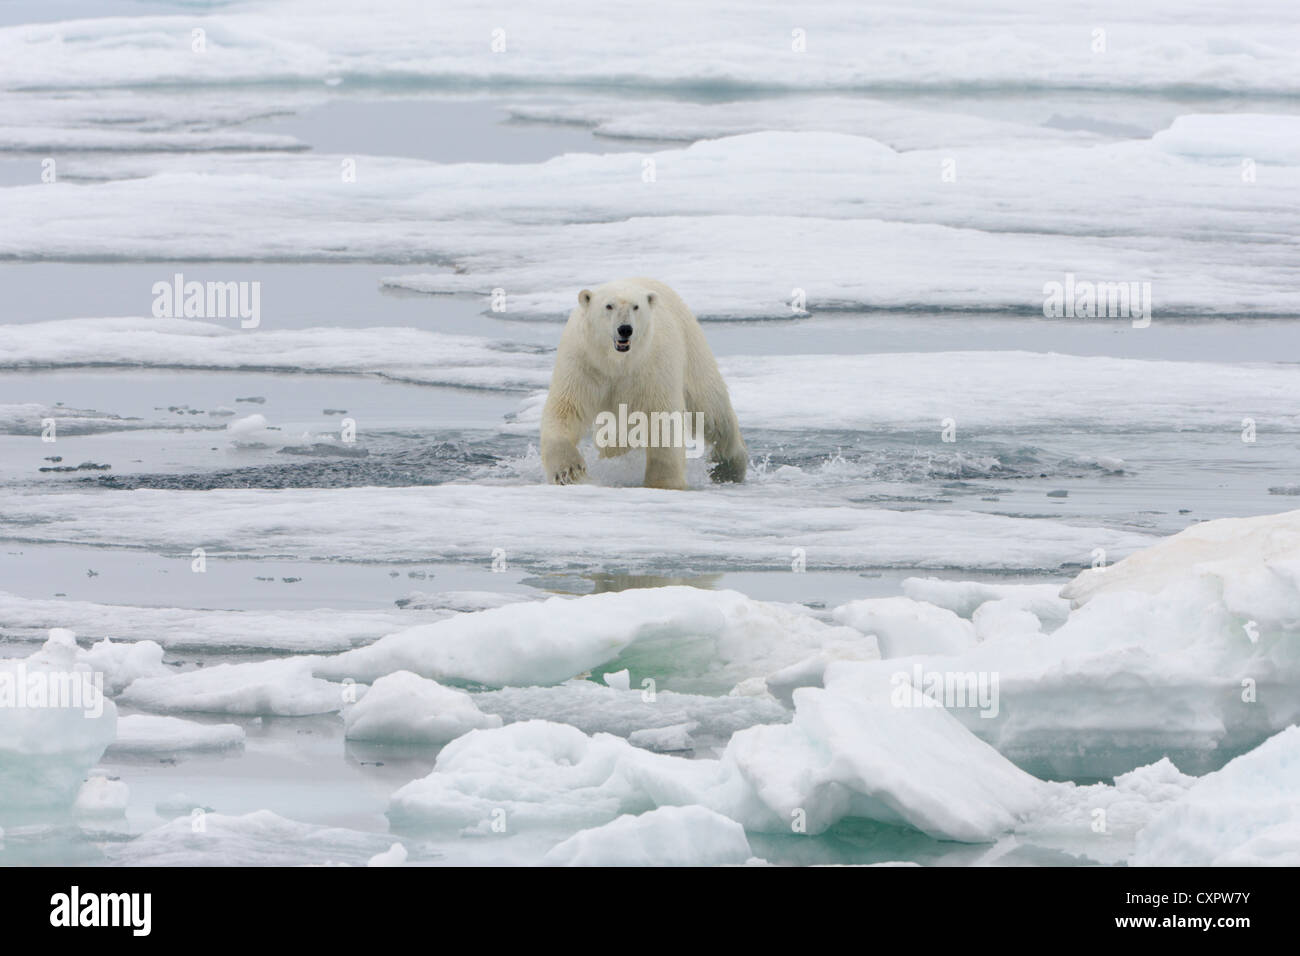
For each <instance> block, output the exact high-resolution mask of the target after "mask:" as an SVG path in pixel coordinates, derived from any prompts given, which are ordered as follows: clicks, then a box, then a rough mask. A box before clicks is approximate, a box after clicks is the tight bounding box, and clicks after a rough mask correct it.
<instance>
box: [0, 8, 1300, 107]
mask: <svg viewBox="0 0 1300 956" xmlns="http://www.w3.org/2000/svg"><path fill="white" fill-rule="evenodd" d="M1292 12H1293V11H1292V8H1291V7H1290V6H1289V5H1288V4H1287V3H1286V2H1285V0H1269V2H1264V3H1259V4H1255V5H1253V6H1251V7H1250V8H1249V9H1248V10H1242V11H1241V15H1240V16H1237V17H1232V18H1225V17H1224V16H1223V8H1222V5H1221V4H1216V3H1214V2H1213V0H1192V2H1183V3H1175V2H1172V0H1152V2H1147V3H1143V4H1140V5H1136V6H1135V5H1133V4H1128V3H1121V2H1118V0H1104V2H1100V3H1097V2H1090V3H1082V2H1078V0H1070V2H1067V3H1062V4H1058V5H1056V6H1054V7H1052V8H1051V9H1050V10H1048V9H1045V8H1043V7H1042V6H1041V5H1038V4H1035V3H1032V2H1030V0H1011V2H1007V3H1004V4H1001V5H999V6H998V7H996V8H992V9H984V8H980V9H978V10H974V9H972V8H970V7H967V6H964V5H960V4H956V3H953V2H952V0H926V2H921V3H908V2H904V0H891V2H888V3H883V4H879V5H876V6H873V7H871V8H864V7H862V6H861V5H859V4H855V3H852V2H848V0H824V2H819V3H816V4H809V5H806V6H804V7H801V8H800V9H799V16H798V17H797V18H794V19H792V18H791V16H790V13H789V10H788V8H785V7H781V6H763V7H758V8H755V7H754V6H753V5H751V4H745V3H742V2H740V0H725V2H720V3H715V4H711V5H710V6H709V7H708V8H706V9H702V8H700V7H699V6H698V5H695V4H692V3H690V2H689V0H668V2H665V3H663V4H661V5H658V6H656V7H654V8H653V9H646V8H638V7H628V8H627V9H625V10H621V11H620V24H621V25H622V26H621V29H619V30H618V31H610V30H597V29H593V24H597V23H600V22H602V21H601V17H602V14H605V13H608V7H607V6H604V5H602V4H600V3H598V2H595V0H563V2H557V3H552V4H549V5H548V6H547V8H546V9H545V10H539V9H538V8H536V7H534V6H531V5H528V4H526V3H523V2H520V0H510V2H506V3H503V4H500V5H499V6H498V7H496V8H494V13H493V16H492V17H489V18H487V19H484V17H483V14H482V8H481V6H479V5H478V4H475V3H473V2H472V0H449V2H445V3H442V4H440V5H439V7H438V9H437V11H436V12H435V11H432V10H430V9H429V7H428V6H427V5H425V4H423V3H420V2H419V0H394V2H390V3H386V4H384V5H382V6H377V7H373V8H369V7H368V8H364V9H358V8H357V7H356V6H355V5H353V4H350V3H347V2H346V0H315V2H313V0H281V2H276V3H261V4H257V5H255V6H254V5H250V6H242V5H241V6H238V7H235V8H233V9H218V10H216V11H213V12H206V15H203V16H198V15H196V13H194V12H192V11H186V12H184V13H183V14H180V15H177V16H142V17H130V16H118V17H111V18H104V19H97V20H79V21H75V22H74V23H71V24H69V23H57V24H56V23H41V24H32V25H27V26H20V27H10V28H7V29H5V30H3V31H0V64H2V65H3V66H2V68H0V87H4V88H10V89H12V88H21V87H33V86H34V87H38V88H39V87H49V88H55V89H74V90H75V89H77V88H88V89H93V90H96V91H97V92H98V91H99V89H100V88H102V87H108V88H110V89H111V88H113V87H140V86H159V85H162V86H165V85H166V84H168V83H177V82H183V83H185V84H189V85H192V86H197V87H199V88H203V87H205V86H206V87H213V86H221V87H226V86H232V85H233V86H235V87H236V89H238V88H239V87H242V86H245V85H246V84H248V83H249V82H250V81H260V82H261V83H262V84H264V85H270V84H273V83H277V82H278V83H279V84H281V85H295V86H299V87H307V88H311V87H313V86H314V87H315V88H316V89H317V90H319V89H321V86H320V84H321V83H322V82H342V83H343V84H345V85H346V84H348V83H349V82H351V81H354V80H356V79H358V78H365V79H367V80H372V81H374V80H385V79H389V80H392V79H401V80H405V81H408V82H409V81H410V80H411V78H412V77H416V78H419V79H421V80H423V81H425V82H431V81H435V80H437V81H441V82H442V83H443V84H445V85H449V86H452V87H453V88H454V87H460V86H464V85H467V83H468V81H471V80H475V81H480V82H482V81H487V80H489V79H490V80H494V81H500V82H506V81H509V82H510V83H511V84H512V85H516V86H517V85H525V84H528V83H536V84H545V85H556V84H561V85H581V86H592V87H599V86H601V85H604V84H609V83H617V84H619V85H620V86H629V85H633V86H636V85H639V86H642V87H645V88H652V89H665V88H666V89H670V90H671V89H673V88H676V87H686V88H688V89H690V88H698V87H701V86H704V87H710V88H712V87H720V88H721V89H723V90H728V89H735V88H741V89H744V88H746V87H752V86H757V87H761V88H765V89H772V88H777V89H794V90H810V89H854V90H867V89H873V88H886V89H889V88H898V87H900V86H905V87H908V88H918V89H922V90H925V89H929V88H933V89H938V90H940V91H948V90H951V89H952V88H953V87H975V88H995V89H996V88H1006V87H1008V86H1016V87H1018V88H1026V89H1032V90H1038V89H1044V88H1046V89H1055V88H1061V89H1066V90H1071V89H1079V88H1084V89H1103V90H1117V91H1135V90H1138V91H1140V90H1150V91H1174V90H1178V91H1183V90H1186V89H1189V88H1190V89H1196V90H1210V91H1217V92H1236V93H1247V92H1255V93H1264V92H1271V93H1279V92H1281V93H1285V92H1295V91H1297V90H1300V69H1298V68H1297V66H1296V63H1295V61H1294V58H1293V57H1291V56H1290V55H1289V54H1290V52H1291V51H1292V50H1293V49H1294V48H1295V45H1296V40H1297V34H1296V30H1297V28H1296V25H1295V22H1294V18H1293V17H1292V16H1291V14H1292ZM1099 23H1103V24H1105V25H1106V27H1107V28H1108V30H1109V33H1110V36H1111V42H1110V43H1109V44H1108V45H1107V47H1106V50H1105V52H1104V54H1099V53H1097V52H1094V50H1093V48H1092V42H1093V36H1092V31H1093V29H1094V27H1095V26H1096V25H1097V24H1099ZM493 24H497V25H499V26H500V28H501V29H503V30H504V31H505V33H504V36H503V39H504V42H505V50H504V52H502V53H499V54H493V53H492V46H491V45H492V41H493V36H492V29H493ZM792 24H795V25H798V26H799V28H800V29H802V30H804V31H805V32H806V41H807V42H806V51H805V52H798V51H797V49H796V47H795V44H794V39H795V38H794V37H792ZM195 25H201V26H202V27H203V28H204V30H205V31H206V44H205V47H204V52H203V53H202V55H197V54H195V53H194V52H193V50H192V49H191V30H192V29H193V27H194V26H195ZM1211 26H1212V27H1213V28H1214V29H1213V32H1212V33H1210V32H1209V29H1208V28H1209V27H1211ZM1121 39H1122V42H1121Z"/></svg>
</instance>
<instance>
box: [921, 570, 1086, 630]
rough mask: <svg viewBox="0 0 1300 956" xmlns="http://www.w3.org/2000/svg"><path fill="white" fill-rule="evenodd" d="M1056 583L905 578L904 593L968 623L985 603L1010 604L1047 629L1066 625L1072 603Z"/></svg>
mask: <svg viewBox="0 0 1300 956" xmlns="http://www.w3.org/2000/svg"><path fill="white" fill-rule="evenodd" d="M1060 590H1061V589H1060V587H1059V586H1058V585H1055V584H989V583H987V582H983V581H945V580H942V579H940V578H906V579H904V581H903V593H904V594H905V595H907V596H908V597H910V598H912V599H913V600H916V601H924V602H926V603H927V604H934V605H936V606H938V607H942V608H947V609H948V610H949V611H953V612H954V613H956V614H957V615H958V616H960V617H964V618H967V619H968V620H969V619H970V618H972V617H974V615H975V612H976V611H978V610H979V609H980V608H981V607H983V606H984V605H985V604H988V603H991V602H995V601H1009V602H1011V603H1012V605H1014V606H1015V607H1019V608H1023V609H1024V610H1026V611H1028V612H1030V613H1031V614H1033V615H1034V616H1035V617H1037V618H1038V620H1039V623H1040V624H1041V625H1042V626H1043V628H1044V629H1046V630H1049V631H1051V630H1055V629H1056V628H1058V627H1060V626H1061V625H1062V624H1064V623H1065V619H1066V617H1068V616H1069V613H1070V603H1069V602H1068V601H1066V600H1065V599H1063V598H1062V597H1060V593H1059V592H1060Z"/></svg>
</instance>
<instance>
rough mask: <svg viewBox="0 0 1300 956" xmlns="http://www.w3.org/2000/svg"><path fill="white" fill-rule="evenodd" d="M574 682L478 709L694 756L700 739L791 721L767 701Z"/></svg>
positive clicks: (479, 700) (505, 692)
mask: <svg viewBox="0 0 1300 956" xmlns="http://www.w3.org/2000/svg"><path fill="white" fill-rule="evenodd" d="M639 684H640V682H639V681H638V686H637V687H634V688H632V689H629V690H618V689H616V688H613V687H602V686H601V685H600V684H598V683H596V682H595V681H589V680H570V681H565V682H564V683H563V684H557V685H556V686H554V687H505V688H502V689H500V690H491V691H483V692H481V693H476V694H475V695H474V703H475V704H476V705H477V706H478V708H479V709H480V710H482V711H483V712H484V713H488V714H496V715H497V716H499V717H501V718H502V719H503V720H504V721H505V722H506V723H515V722H516V721H521V720H547V721H552V722H554V723H563V724H569V725H570V726H572V727H577V728H578V729H579V730H581V731H583V732H584V733H588V734H596V733H606V734H614V735H615V736H618V737H626V738H627V739H628V740H629V741H631V742H632V743H633V744H636V745H637V746H641V747H646V748H647V749H649V750H689V749H691V742H692V741H693V740H694V739H695V738H699V739H701V740H707V741H709V742H711V743H717V744H723V743H726V741H727V739H728V738H730V737H731V735H732V734H733V733H735V732H736V731H737V730H743V729H744V728H745V727H751V726H753V725H754V724H767V723H779V722H782V721H785V720H788V719H789V713H788V712H787V711H786V709H785V708H784V707H782V706H781V705H780V704H778V703H776V702H775V701H773V700H771V699H769V698H767V697H753V696H726V697H718V696H712V695H707V694H680V693H677V692H675V691H671V690H664V689H663V688H661V687H658V686H657V685H656V686H655V688H654V691H653V693H651V692H650V689H649V688H648V687H647V688H644V689H643V688H641V687H640V686H639Z"/></svg>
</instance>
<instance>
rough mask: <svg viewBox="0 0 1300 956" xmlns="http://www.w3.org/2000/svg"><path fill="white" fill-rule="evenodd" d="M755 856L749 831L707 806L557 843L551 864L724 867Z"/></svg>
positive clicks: (616, 823) (668, 810)
mask: <svg viewBox="0 0 1300 956" xmlns="http://www.w3.org/2000/svg"><path fill="white" fill-rule="evenodd" d="M752 856H753V853H752V851H751V850H750V848H749V841H748V840H747V839H746V838H745V828H744V827H742V826H741V825H740V824H739V823H737V822H736V821H735V820H732V819H730V818H728V817H724V816H723V815H722V814H720V813H715V812H714V811H712V810H709V809H706V808H705V807H660V808H659V809H657V810H651V811H649V812H648V813H643V814H641V815H640V816H631V815H628V816H622V817H619V818H618V819H616V820H613V821H611V822H609V823H606V824H605V825H604V826H599V827H593V828H591V829H588V830H580V831H579V832H578V833H575V834H574V835H573V836H571V837H569V838H568V839H567V840H565V841H564V842H563V843H560V844H558V845H556V846H555V847H554V848H553V849H552V850H551V851H550V852H549V853H547V854H546V859H545V860H544V861H543V862H545V863H546V864H548V865H550V866H723V865H726V864H729V863H730V864H737V863H744V862H745V861H746V860H748V859H750V857H752Z"/></svg>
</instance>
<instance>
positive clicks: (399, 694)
mask: <svg viewBox="0 0 1300 956" xmlns="http://www.w3.org/2000/svg"><path fill="white" fill-rule="evenodd" d="M343 725H344V727H345V728H346V731H345V732H346V735H347V736H348V737H349V738H350V739H353V740H382V741H389V742H394V743H415V744H445V743H447V742H448V741H450V740H455V739H456V738H457V737H459V736H460V735H461V734H464V733H468V732H469V731H471V730H475V729H477V728H479V727H500V726H501V718H500V717H497V716H495V715H491V714H484V713H483V712H482V711H480V710H479V708H478V706H477V705H476V704H475V702H474V699H473V698H472V697H470V695H469V694H466V693H464V692H463V691H458V690H456V689H454V688H451V687H443V686H442V685H441V684H439V683H437V682H436V681H432V680H427V679H426V678H423V677H420V676H419V675H417V674H412V673H411V672H410V671H394V672H393V673H391V674H385V675H384V676H383V677H380V678H379V679H378V680H376V681H375V682H374V683H373V684H372V685H371V686H370V689H369V690H368V691H366V694H365V696H364V697H362V698H361V699H360V700H359V701H357V702H356V703H355V704H352V705H350V706H348V707H347V708H345V709H344V711H343Z"/></svg>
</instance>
